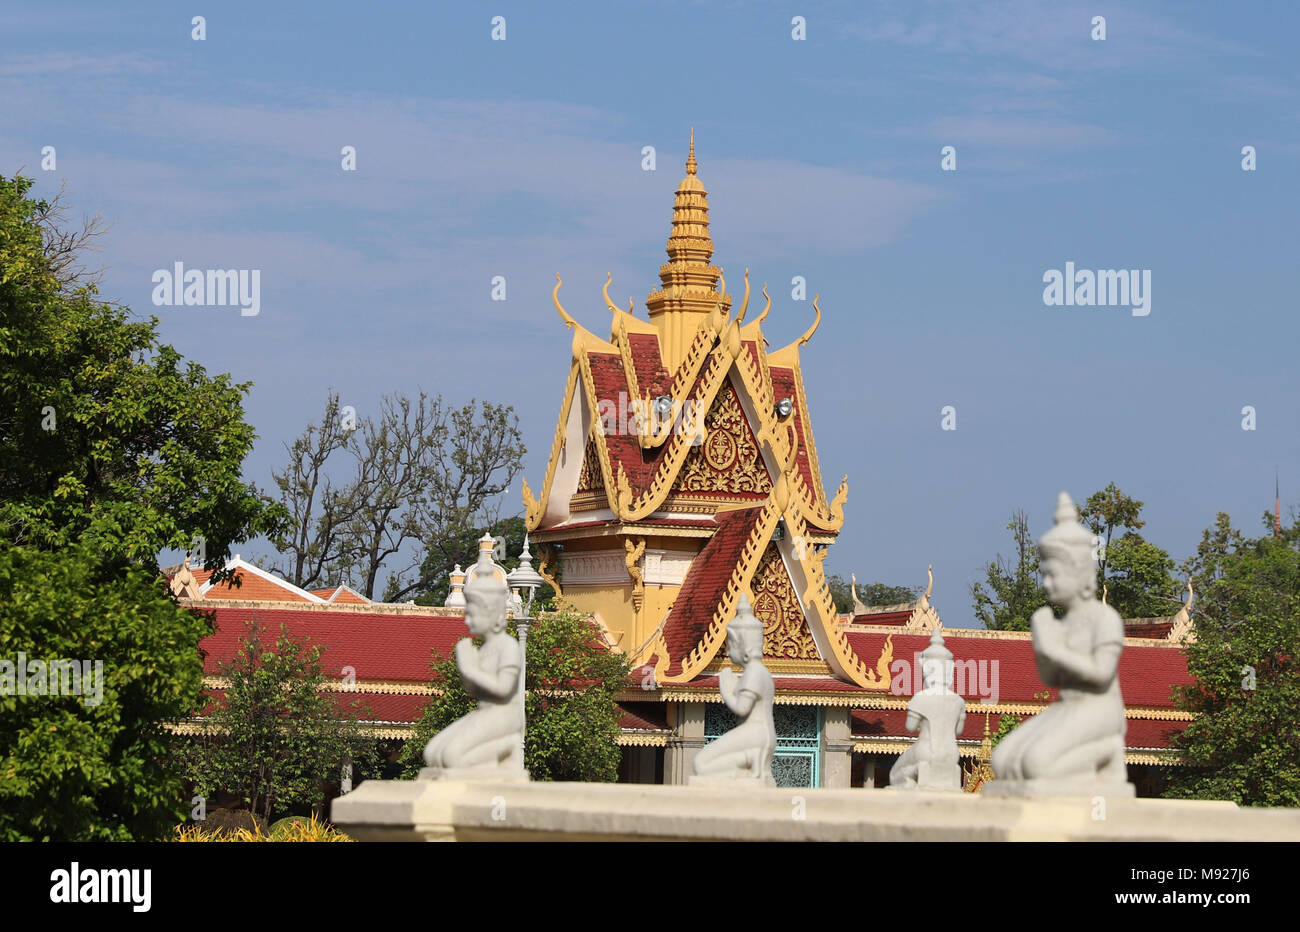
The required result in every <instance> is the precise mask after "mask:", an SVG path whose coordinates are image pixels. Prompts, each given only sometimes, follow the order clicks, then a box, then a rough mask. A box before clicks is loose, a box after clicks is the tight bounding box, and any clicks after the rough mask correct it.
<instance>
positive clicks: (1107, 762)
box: [981, 492, 1134, 796]
mask: <svg viewBox="0 0 1300 932" xmlns="http://www.w3.org/2000/svg"><path fill="white" fill-rule="evenodd" d="M1094 546H1095V545H1094V543H1093V539H1092V535H1091V534H1090V533H1089V532H1088V531H1087V529H1086V528H1084V527H1083V526H1082V525H1081V524H1080V523H1079V513H1078V510H1077V509H1076V508H1075V506H1074V502H1073V501H1071V499H1070V496H1069V495H1067V494H1066V493H1065V492H1062V493H1061V495H1060V498H1059V500H1058V501H1057V505H1056V524H1055V526H1054V527H1053V528H1052V529H1051V530H1050V531H1048V532H1047V533H1046V534H1044V535H1043V536H1042V538H1041V539H1040V540H1039V542H1038V558H1039V561H1040V563H1041V567H1042V574H1043V592H1044V593H1045V594H1046V596H1047V600H1048V601H1049V602H1051V603H1052V605H1055V606H1057V607H1058V608H1060V609H1063V614H1062V615H1061V617H1060V618H1057V617H1056V614H1055V613H1054V612H1053V611H1052V609H1051V608H1049V607H1047V606H1043V607H1042V608H1040V609H1038V611H1036V612H1034V614H1033V617H1032V618H1031V619H1030V626H1031V629H1032V631H1033V637H1034V658H1035V660H1036V661H1037V663H1038V676H1039V678H1040V679H1041V680H1042V681H1043V682H1044V683H1045V684H1046V685H1048V686H1051V687H1053V688H1055V689H1057V690H1059V691H1060V698H1059V699H1058V700H1057V701H1056V702H1054V703H1052V704H1051V705H1049V706H1048V707H1047V708H1045V709H1044V710H1043V711H1041V712H1039V713H1038V714H1037V715H1035V716H1034V717H1033V718H1031V719H1029V720H1028V721H1026V722H1024V723H1023V724H1021V725H1019V726H1018V727H1017V728H1016V729H1015V730H1014V731H1012V732H1011V733H1010V734H1008V735H1007V736H1006V738H1004V739H1003V740H1002V742H1001V743H1000V744H998V746H997V748H996V749H995V750H994V751H993V760H992V765H993V773H994V776H995V779H994V780H993V781H992V782H991V783H988V784H986V785H985V786H984V787H983V789H982V790H981V792H983V793H985V794H988V795H996V796H1097V795H1101V796H1133V795H1134V789H1133V784H1131V783H1129V782H1128V781H1127V772H1126V770H1125V766H1124V730H1125V721H1124V701H1123V699H1122V698H1121V697H1120V691H1119V655H1120V652H1121V651H1122V650H1123V649H1124V623H1123V622H1122V621H1121V620H1120V617H1119V615H1118V614H1117V613H1116V611H1115V610H1114V609H1113V608H1111V607H1110V606H1108V605H1104V604H1102V603H1101V602H1099V601H1097V598H1096V595H1097V570H1096V567H1095V564H1094V562H1093V561H1094V557H1093V553H1094Z"/></svg>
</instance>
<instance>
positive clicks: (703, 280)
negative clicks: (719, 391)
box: [646, 128, 731, 372]
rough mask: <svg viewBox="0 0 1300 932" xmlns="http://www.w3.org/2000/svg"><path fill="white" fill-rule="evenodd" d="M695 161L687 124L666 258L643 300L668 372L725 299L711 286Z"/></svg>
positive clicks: (726, 306)
mask: <svg viewBox="0 0 1300 932" xmlns="http://www.w3.org/2000/svg"><path fill="white" fill-rule="evenodd" d="M698 172H699V163H698V162H697V161H696V160H695V130H694V129H693V128H692V129H691V142H690V150H689V153H688V155H687V156H686V177H684V178H683V179H682V180H681V182H680V183H679V184H678V185H677V193H676V197H675V198H674V200H673V224H672V231H671V232H670V233H669V235H668V245H667V249H666V251H667V253H668V261H667V262H666V263H664V264H663V265H661V266H660V267H659V281H660V282H662V284H663V287H662V288H660V289H659V290H658V291H655V292H652V293H651V294H650V296H649V297H648V298H647V299H646V309H647V310H648V311H649V312H650V320H651V321H652V322H654V323H655V324H656V325H657V327H658V329H659V331H660V346H661V348H662V350H663V352H664V364H665V365H666V366H667V367H668V370H669V371H670V372H671V371H673V370H674V369H675V368H676V366H677V364H678V363H679V362H680V361H681V359H682V358H683V357H684V356H685V355H686V351H687V349H688V347H689V346H690V342H691V340H693V339H694V337H695V332H696V329H697V328H698V327H699V323H700V319H699V317H698V316H696V315H701V314H711V313H713V311H714V309H715V308H716V309H718V310H721V311H723V312H724V313H726V312H727V311H729V310H730V308H731V299H730V297H729V296H728V295H726V294H723V293H721V292H719V290H718V289H717V284H718V279H719V277H720V276H721V274H722V270H721V269H719V268H718V267H717V266H716V265H710V264H709V260H710V259H712V258H713V240H712V238H711V237H710V236H709V192H708V191H706V190H705V189H704V183H703V182H701V181H700V179H699V175H698Z"/></svg>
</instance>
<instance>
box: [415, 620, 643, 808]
mask: <svg viewBox="0 0 1300 932" xmlns="http://www.w3.org/2000/svg"><path fill="white" fill-rule="evenodd" d="M510 631H511V633H512V634H513V633H514V624H513V622H511V624H510ZM527 650H528V658H527V672H526V677H525V679H526V685H527V689H528V694H527V697H526V703H525V714H526V721H527V726H526V729H525V735H524V764H525V766H526V767H527V768H528V771H529V773H530V774H531V775H532V778H533V779H534V780H577V781H588V782H606V783H608V782H612V781H614V780H616V779H617V778H618V767H619V763H620V761H621V759H622V754H621V753H620V751H619V747H618V744H617V739H618V735H619V725H618V722H619V718H620V717H621V716H622V710H621V709H620V708H619V706H618V703H617V702H616V701H615V699H616V697H617V696H618V694H619V693H620V692H622V691H623V690H624V689H625V688H626V687H627V678H628V674H629V672H630V667H629V664H628V659H627V657H626V655H624V654H621V653H618V652H616V651H612V650H610V649H609V648H608V647H607V646H606V645H605V642H604V639H603V637H602V636H601V633H600V631H599V629H598V628H597V626H596V624H595V623H594V622H592V621H591V620H589V619H588V618H586V617H584V616H583V615H581V614H579V613H578V612H576V611H574V610H573V609H572V608H570V607H567V606H561V608H560V609H559V610H558V611H555V612H550V613H547V614H545V615H542V616H540V617H539V618H538V619H537V620H536V621H534V622H533V624H532V626H531V627H530V628H529V632H528V648H527ZM432 670H433V676H432V680H431V685H432V686H433V688H434V690H435V695H434V698H433V699H432V700H431V701H430V703H429V705H428V706H427V708H426V709H425V711H424V714H423V715H422V716H421V718H420V721H418V722H417V723H416V726H415V734H414V736H413V737H412V738H411V739H410V740H409V741H408V742H407V743H406V746H405V747H404V748H403V750H402V762H403V764H404V765H405V767H406V774H407V776H413V775H414V774H415V773H416V772H417V771H418V770H419V768H421V767H423V766H424V758H423V755H424V746H425V745H426V744H428V743H429V741H430V740H431V739H432V738H433V736H434V735H436V734H437V733H438V732H439V731H441V730H442V729H444V728H446V727H447V726H448V725H450V724H451V723H452V722H454V721H455V720H456V719H458V718H460V717H461V716H462V715H465V714H466V713H467V712H469V711H470V710H471V709H473V708H474V700H472V699H471V698H470V697H469V695H468V694H467V693H466V692H465V688H464V685H463V684H462V682H461V679H460V673H459V671H457V669H456V663H455V660H454V658H453V657H452V656H450V655H449V656H445V657H438V656H435V657H434V661H433V666H432Z"/></svg>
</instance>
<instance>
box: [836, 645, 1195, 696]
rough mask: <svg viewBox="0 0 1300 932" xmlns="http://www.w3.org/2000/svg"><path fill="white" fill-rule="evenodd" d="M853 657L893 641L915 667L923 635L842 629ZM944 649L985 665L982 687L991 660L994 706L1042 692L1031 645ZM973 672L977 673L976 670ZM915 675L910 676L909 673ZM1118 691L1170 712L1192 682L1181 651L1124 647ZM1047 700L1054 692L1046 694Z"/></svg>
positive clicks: (973, 687)
mask: <svg viewBox="0 0 1300 932" xmlns="http://www.w3.org/2000/svg"><path fill="white" fill-rule="evenodd" d="M844 633H845V635H846V636H847V637H848V639H849V643H850V644H851V645H852V646H853V650H854V652H855V653H857V655H858V656H859V657H862V658H864V659H866V660H868V661H870V660H871V659H872V658H875V657H878V656H880V652H881V650H883V648H884V645H885V639H886V638H887V637H893V644H894V660H895V662H897V661H899V660H906V661H908V662H909V663H913V664H914V663H915V661H914V659H913V657H914V655H915V654H919V653H920V652H921V651H923V650H925V648H926V647H928V646H929V643H930V635H929V634H893V635H887V634H885V633H883V632H874V631H854V630H853V629H852V628H845V629H844ZM944 643H945V646H946V647H947V648H948V649H949V650H950V651H952V654H953V657H954V659H955V660H957V661H958V662H960V661H963V660H971V659H973V660H977V661H978V660H986V661H989V666H988V667H987V668H986V673H985V677H986V679H985V682H986V683H991V680H990V679H989V677H991V676H992V675H993V668H992V662H993V661H997V664H998V666H997V694H998V700H999V701H1000V702H1034V701H1037V700H1035V699H1034V694H1035V693H1039V694H1041V693H1042V692H1043V691H1044V690H1046V689H1047V687H1046V686H1045V685H1043V682H1042V680H1040V679H1039V678H1038V665H1037V663H1036V661H1035V660H1034V644H1033V641H1031V640H1029V639H1028V638H1026V639H1023V640H1021V639H1014V640H1013V639H1008V638H980V637H950V638H947V639H946V640H945V642H944ZM977 672H978V671H977ZM913 675H915V671H913ZM1119 676H1120V692H1121V693H1122V694H1123V696H1124V703H1125V704H1126V705H1129V706H1134V705H1141V706H1156V707H1173V705H1174V702H1173V698H1172V696H1171V686H1172V685H1175V684H1178V685H1182V684H1188V683H1190V682H1191V681H1192V677H1191V674H1189V673H1188V672H1187V658H1186V657H1185V656H1184V654H1183V652H1182V651H1180V650H1176V649H1173V648H1169V647H1155V646H1152V647H1137V646H1132V645H1130V646H1126V647H1125V648H1124V652H1123V653H1122V654H1121V655H1120V658H1119ZM961 692H962V694H963V695H967V696H970V695H978V694H979V693H978V687H977V684H974V683H968V684H967V685H966V688H964V689H963V690H961ZM1052 694H1053V698H1055V695H1056V691H1055V690H1052Z"/></svg>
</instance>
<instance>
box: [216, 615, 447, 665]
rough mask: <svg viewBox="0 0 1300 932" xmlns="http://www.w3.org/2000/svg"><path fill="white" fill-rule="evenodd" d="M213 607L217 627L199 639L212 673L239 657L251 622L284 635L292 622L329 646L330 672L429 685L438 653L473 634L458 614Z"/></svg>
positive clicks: (295, 629)
mask: <svg viewBox="0 0 1300 932" xmlns="http://www.w3.org/2000/svg"><path fill="white" fill-rule="evenodd" d="M213 610H214V611H215V613H216V626H217V629H216V631H215V632H214V633H213V634H211V635H209V636H208V637H206V638H204V639H203V640H202V641H200V642H199V648H200V649H201V650H203V651H205V652H206V653H207V656H206V658H205V659H204V661H203V670H204V672H205V673H207V674H209V675H216V674H217V673H219V672H220V667H221V664H222V663H223V662H226V661H229V660H231V659H233V658H234V656H235V654H236V653H237V651H238V649H239V643H240V641H241V640H242V639H243V638H244V636H245V634H246V633H247V630H248V627H247V622H249V621H256V622H259V623H260V624H262V625H263V626H264V627H265V628H266V629H267V633H266V636H267V637H275V636H278V634H279V631H280V625H281V624H285V625H288V627H289V631H290V633H291V635H292V636H293V637H295V638H298V639H301V638H304V637H305V638H310V639H311V642H312V643H313V644H320V645H322V646H323V647H324V648H325V651H324V653H323V654H322V655H321V667H322V668H323V669H324V671H325V673H326V674H327V675H328V676H340V675H341V670H342V668H343V667H352V668H353V669H354V670H355V672H356V677H357V679H359V680H407V681H410V682H413V683H427V682H428V680H429V664H430V661H431V659H432V654H433V652H434V651H437V652H438V653H439V654H442V655H446V654H450V653H451V650H452V648H453V646H454V645H455V643H456V642H457V641H458V640H460V639H461V638H462V637H466V636H467V635H468V634H469V629H468V628H467V627H466V626H465V620H464V618H462V617H460V616H456V615H435V614H428V615H425V614H419V615H415V614H389V613H380V612H374V613H371V612H354V611H345V612H338V613H334V612H330V611H323V610H320V609H293V608H237V607H223V606H214V609H213Z"/></svg>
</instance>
